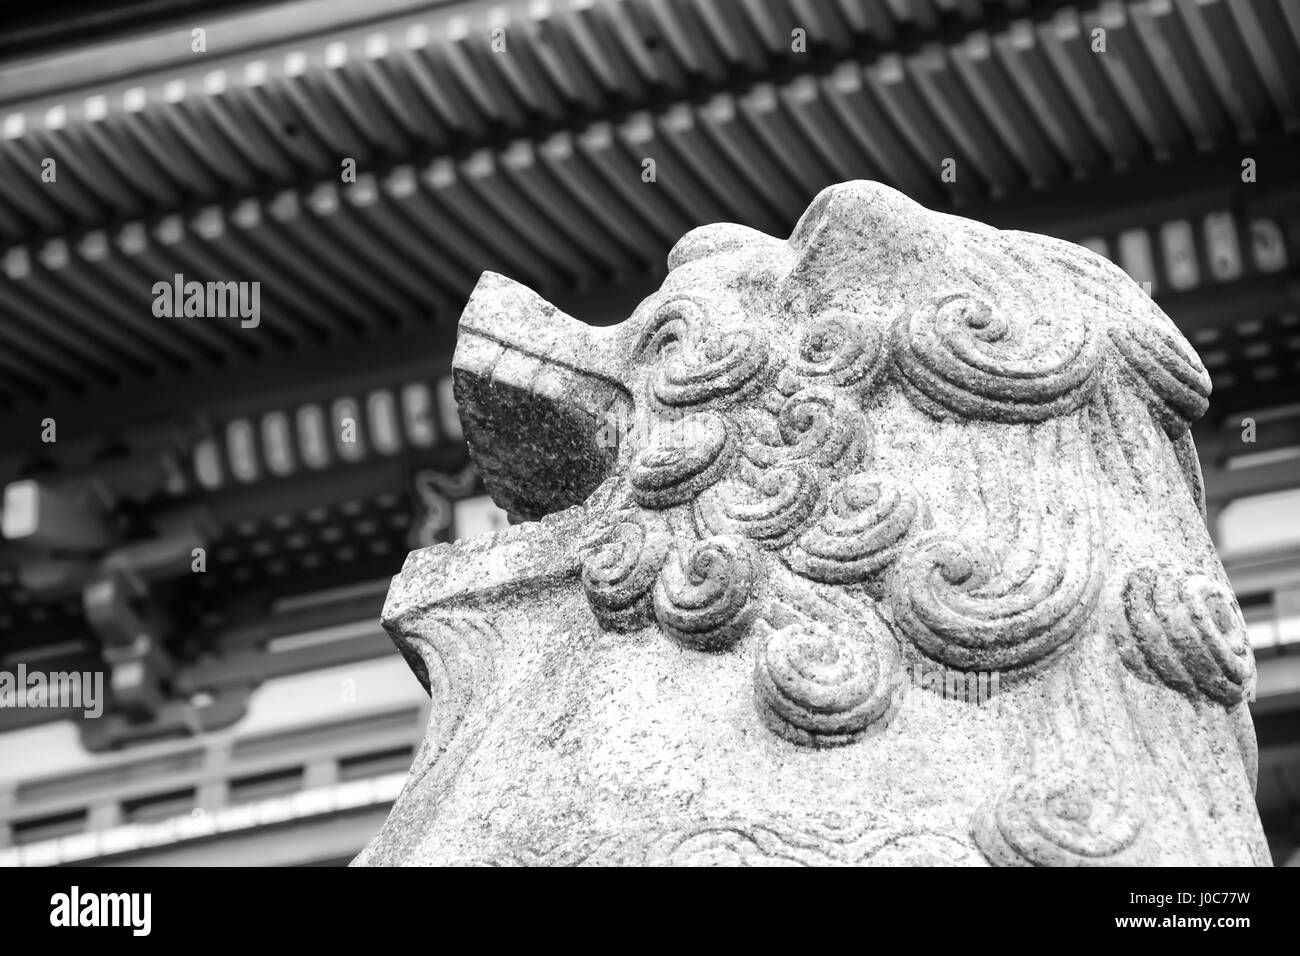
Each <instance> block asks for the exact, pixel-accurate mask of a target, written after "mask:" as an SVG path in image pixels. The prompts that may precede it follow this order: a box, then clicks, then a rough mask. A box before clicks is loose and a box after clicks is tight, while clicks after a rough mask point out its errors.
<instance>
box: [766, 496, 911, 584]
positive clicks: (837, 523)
mask: <svg viewBox="0 0 1300 956" xmlns="http://www.w3.org/2000/svg"><path fill="white" fill-rule="evenodd" d="M925 522H926V516H925V514H924V509H923V507H922V505H921V503H920V500H919V498H918V496H917V494H916V491H915V490H914V489H912V488H910V487H908V486H906V485H904V484H903V483H901V482H899V481H896V480H893V479H890V478H886V477H874V476H871V475H866V474H856V475H851V476H849V477H848V478H846V479H843V480H842V481H840V482H837V483H836V484H835V486H834V487H833V488H832V489H831V492H830V496H829V502H828V507H827V509H826V510H825V512H823V513H822V515H821V517H820V518H819V519H818V520H817V523H816V524H815V525H814V526H813V527H812V528H810V529H808V530H807V531H806V532H804V533H803V534H802V535H800V536H799V538H798V540H797V541H796V542H795V543H794V544H793V545H791V546H790V547H789V548H787V549H786V550H784V551H783V552H782V553H781V557H782V558H783V559H784V561H785V563H786V566H787V567H789V568H790V569H791V570H792V571H794V572H795V573H797V574H801V575H803V576H804V577H807V578H811V579H813V580H814V581H821V582H823V583H826V584H859V583H862V582H865V581H867V580H868V579H869V578H871V577H872V576H873V575H876V574H877V573H879V572H881V571H883V570H884V569H886V568H887V567H889V566H890V565H891V564H893V562H894V561H895V560H896V559H897V558H898V556H899V554H900V553H901V552H902V550H903V547H904V545H905V544H906V541H907V538H908V535H909V534H911V533H912V532H913V529H914V528H916V527H917V526H918V525H924V524H925Z"/></svg>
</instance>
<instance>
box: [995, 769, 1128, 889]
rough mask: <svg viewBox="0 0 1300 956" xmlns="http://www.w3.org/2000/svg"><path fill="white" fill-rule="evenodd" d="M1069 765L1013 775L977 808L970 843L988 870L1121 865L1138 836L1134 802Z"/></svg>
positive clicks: (1107, 776)
mask: <svg viewBox="0 0 1300 956" xmlns="http://www.w3.org/2000/svg"><path fill="white" fill-rule="evenodd" d="M1080 762H1082V761H1074V762H1071V763H1068V764H1065V765H1062V766H1059V767H1055V768H1053V769H1051V770H1049V771H1047V772H1044V773H1041V774H1021V775H1018V776H1016V777H1015V778H1013V780H1012V782H1011V784H1010V786H1008V787H1007V789H1006V790H1005V791H1004V792H1003V793H1002V794H1001V795H999V797H998V798H997V799H996V800H994V801H993V802H992V803H990V804H989V805H986V806H985V807H983V808H981V810H980V812H979V813H978V814H977V816H976V818H975V821H974V824H973V827H972V829H973V831H974V834H973V835H974V838H975V842H976V843H977V844H978V845H979V847H980V849H981V850H982V851H983V852H984V854H985V856H987V857H988V858H989V860H990V862H992V863H993V864H994V865H995V866H1099V865H1119V864H1124V863H1126V862H1127V861H1126V859H1125V857H1124V853H1125V851H1126V850H1128V849H1130V848H1131V847H1133V846H1134V845H1135V844H1136V843H1137V841H1138V839H1139V837H1140V836H1141V834H1142V832H1143V829H1144V827H1143V817H1142V814H1141V806H1140V801H1139V797H1138V794H1137V793H1136V791H1135V789H1134V788H1133V787H1130V786H1126V785H1124V784H1123V783H1121V782H1120V781H1118V780H1116V779H1115V778H1114V774H1113V773H1110V772H1103V773H1100V774H1099V773H1098V772H1097V767H1096V761H1088V763H1089V766H1077V765H1075V764H1076V763H1080Z"/></svg>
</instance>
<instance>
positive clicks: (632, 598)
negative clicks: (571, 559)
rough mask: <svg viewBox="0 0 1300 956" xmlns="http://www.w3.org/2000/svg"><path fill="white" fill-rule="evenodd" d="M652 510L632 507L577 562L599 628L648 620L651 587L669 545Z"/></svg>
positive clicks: (661, 522)
mask: <svg viewBox="0 0 1300 956" xmlns="http://www.w3.org/2000/svg"><path fill="white" fill-rule="evenodd" d="M671 540H672V539H671V536H670V534H669V531H668V525H667V523H666V522H665V521H664V520H663V518H662V517H660V516H659V515H657V514H655V513H653V512H637V511H631V512H627V513H625V514H624V516H623V517H622V519H621V520H620V521H619V522H618V523H617V524H616V525H614V528H613V530H612V532H611V534H610V535H608V536H607V539H606V540H605V541H604V542H603V543H602V545H601V546H600V547H599V549H598V550H596V551H594V552H591V553H590V554H588V555H587V556H586V558H585V559H584V560H583V563H582V586H583V589H584V590H585V592H586V594H587V600H588V601H589V602H590V603H591V609H592V610H593V611H594V612H595V614H596V619H597V620H598V621H599V622H600V625H601V627H604V628H605V629H607V630H611V631H627V630H631V629H633V628H637V627H641V626H642V625H644V624H648V623H650V619H651V617H652V613H651V605H650V591H651V590H652V589H653V588H654V585H655V581H656V579H657V578H658V576H659V569H660V568H662V567H663V564H664V561H665V559H666V558H667V557H668V551H669V547H670V544H671Z"/></svg>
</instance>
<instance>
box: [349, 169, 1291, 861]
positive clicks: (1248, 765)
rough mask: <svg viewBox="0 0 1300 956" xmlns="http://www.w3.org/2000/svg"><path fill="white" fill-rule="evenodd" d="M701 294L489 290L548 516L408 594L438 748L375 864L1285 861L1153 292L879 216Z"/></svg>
mask: <svg viewBox="0 0 1300 956" xmlns="http://www.w3.org/2000/svg"><path fill="white" fill-rule="evenodd" d="M669 266H670V272H669V275H668V277H667V279H666V280H665V281H664V283H663V286H662V288H661V289H660V290H659V291H658V292H657V293H655V294H654V295H652V296H650V297H649V298H648V299H647V300H646V301H645V302H643V303H642V304H641V305H640V306H639V307H638V308H637V310H636V311H635V312H634V313H633V314H632V316H631V317H630V318H628V319H627V320H626V321H625V322H623V323H622V324H620V325H618V326H614V327H610V328H603V329H595V328H590V327H587V326H585V325H583V324H582V323H579V322H577V321H575V320H574V319H571V318H569V317H567V316H564V315H561V314H559V313H558V312H556V310H555V309H554V308H553V307H552V306H550V305H548V304H547V303H545V302H544V301H542V300H541V299H539V298H538V297H537V296H535V295H534V294H533V293H531V292H530V291H528V290H527V289H524V288H522V287H520V286H519V285H517V284H515V283H513V282H511V281H510V280H508V279H505V278H503V277H501V276H497V275H492V274H485V275H484V276H483V278H482V279H481V280H480V283H479V286H478V288H477V289H476V290H475V292H474V295H473V297H472V299H471V300H470V302H469V304H468V306H467V307H466V309H465V313H464V315H463V317H462V319H461V326H460V339H459V343H458V346H457V351H456V357H455V374H456V388H457V395H458V399H459V402H460V404H461V416H462V420H463V422H464V425H465V431H466V435H467V438H468V440H469V442H470V448H471V451H472V453H473V455H474V458H475V461H476V463H477V465H478V467H479V469H480V470H481V472H482V473H483V475H484V478H485V480H486V482H487V485H488V488H489V490H490V491H491V492H492V494H493V496H494V497H495V498H496V500H497V501H498V503H500V504H501V505H502V506H503V507H505V508H507V509H508V510H509V511H511V512H512V513H513V514H514V515H515V516H516V517H517V518H519V519H525V523H522V524H518V525H516V526H514V527H512V528H511V529H510V530H508V531H505V532H503V533H501V534H499V535H496V536H494V537H493V538H491V539H488V540H473V541H465V542H459V543H457V544H454V545H442V546H439V547H435V548H431V549H427V550H424V551H419V552H415V553H413V554H412V555H411V556H410V558H409V559H408V560H407V563H406V566H405V568H404V569H403V571H402V573H401V574H400V575H398V577H397V578H396V579H395V580H394V583H393V588H392V590H391V592H390V594H389V598H388V604H387V607H386V609H385V614H384V620H385V626H386V627H387V628H388V629H389V631H390V632H391V633H392V635H393V637H394V639H395V640H396V641H397V643H398V645H399V647H400V648H401V649H402V651H403V653H404V654H405V655H406V656H407V658H408V659H409V660H410V662H411V664H412V667H413V668H414V669H415V671H416V673H417V675H418V676H419V677H420V679H421V680H422V681H423V682H424V683H425V684H426V685H427V686H428V687H429V689H430V691H431V693H432V695H433V700H434V713H433V717H432V719H431V723H430V727H429V732H428V735H427V739H426V742H425V746H424V748H423V750H422V751H421V753H420V754H419V756H418V758H417V759H416V761H415V766H414V767H413V768H412V772H411V778H410V781H409V783H408V785H407V788H406V790H405V792H404V793H403V795H402V797H401V798H400V800H399V801H398V804H397V806H396V807H395V808H394V810H393V814H392V816H391V818H390V819H389V821H388V823H387V824H386V825H385V827H384V829H383V831H382V832H381V833H380V834H379V835H378V836H377V837H376V838H375V840H374V841H373V842H372V844H371V845H370V846H369V847H368V848H367V849H366V850H365V851H364V852H363V853H362V854H361V856H360V857H359V858H358V862H359V863H372V864H387V863H442V862H449V863H450V862H457V863H460V862H476V863H479V862H481V863H513V862H530V863H531V862H543V863H577V862H589V863H642V862H673V863H675V862H728V861H731V862H744V863H831V862H844V863H881V864H898V863H929V862H940V863H953V864H963V865H983V864H987V863H992V864H996V865H1011V864H1037V865H1076V864H1086V865H1092V864H1131V863H1132V864H1158V863H1192V864H1266V863H1267V862H1268V851H1267V847H1266V845H1265V842H1264V838H1263V834H1262V831H1261V828H1260V823H1259V819H1258V815H1257V813H1256V811H1255V807H1254V799H1253V788H1254V774H1255V741H1254V733H1253V728H1252V725H1251V721H1250V717H1249V713H1248V711H1247V707H1246V704H1245V703H1244V700H1245V699H1246V698H1248V696H1249V695H1250V693H1251V691H1252V682H1253V679H1254V665H1253V660H1252V656H1251V652H1250V647H1249V643H1248V641H1247V638H1246V632H1245V627H1244V624H1243V621H1242V618H1241V612H1240V610H1239V608H1238V606H1237V603H1236V600H1235V598H1234V597H1233V594H1232V592H1231V590H1230V588H1229V586H1228V582H1227V579H1226V576H1225V574H1224V571H1223V568H1222V566H1221V564H1220V562H1219V560H1218V558H1217V556H1216V555H1215V552H1214V548H1213V546H1212V544H1211V541H1210V538H1209V535H1208V534H1207V531H1206V527H1205V521H1204V516H1203V504H1202V488H1201V478H1200V473H1199V469H1198V466H1197V459H1196V455H1195V450H1194V448H1193V447H1192V441H1191V438H1190V435H1189V434H1188V426H1189V424H1190V423H1191V422H1192V421H1193V420H1194V419H1196V418H1197V417H1198V416H1200V415H1201V414H1202V413H1203V412H1204V411H1205V409H1206V406H1207V399H1208V395H1209V377H1208V376H1207V374H1206V372H1205V369H1204V368H1203V367H1202V365H1201V363H1200V361H1199V360H1198V359H1197V357H1196V355H1195V353H1194V352H1193V351H1192V349H1191V348H1190V347H1189V345H1188V344H1187V342H1186V341H1185V340H1184V339H1183V337H1182V336H1181V335H1180V334H1179V332H1178V331H1177V329H1176V328H1175V327H1174V325H1173V323H1172V322H1170V320H1169V319H1168V318H1167V317H1166V316H1165V315H1164V314H1163V313H1162V312H1161V311H1160V310H1159V308H1158V307H1157V306H1156V305H1155V304H1154V303H1153V302H1152V301H1151V299H1150V298H1149V297H1148V296H1146V295H1145V294H1143V293H1142V291H1141V290H1140V289H1139V288H1138V287H1137V286H1136V285H1135V284H1134V283H1133V282H1132V281H1130V280H1129V279H1128V278H1127V277H1126V276H1125V275H1124V274H1123V273H1122V272H1120V271H1119V270H1118V269H1116V268H1115V267H1114V266H1113V265H1111V264H1110V263H1109V262H1107V261H1106V260H1104V259H1102V258H1100V257H1098V256H1096V255H1094V254H1093V253H1091V252H1089V251H1088V250H1086V249H1084V248H1082V247H1080V246H1076V245H1073V244H1070V243H1065V242H1060V241H1057V240H1053V239H1049V238H1045V237H1042V236H1037V235H1031V234H1028V233H1017V232H1006V231H998V230H996V229H993V228H990V227H988V226H984V225H981V224H979V223H976V222H972V221H969V220H965V219H960V218H956V217H953V216H948V215H941V214H937V213H932V212H928V211H926V210H924V209H922V208H921V207H919V206H917V205H915V204H914V203H912V202H911V201H909V200H907V199H906V198H905V197H903V196H901V195H900V194H898V193H896V192H894V191H892V190H890V189H887V188H885V187H883V186H879V185H876V184H873V183H865V182H854V183H845V184H842V185H839V186H835V187H832V188H830V189H828V190H826V191H824V192H823V193H822V194H820V195H819V196H818V197H817V198H816V200H815V201H814V202H813V204H812V205H811V206H810V207H809V209H808V211H807V212H806V213H805V215H804V217H803V218H802V220H801V221H800V222H799V224H798V226H797V227H796V229H795V231H794V233H793V235H792V236H791V237H790V239H789V240H788V241H787V240H781V239H775V238H772V237H770V236H766V235H763V234H761V233H758V232H755V231H752V230H750V229H747V228H744V227H740V226H735V225H716V226H706V227H703V228H701V229H697V230H695V231H693V232H691V233H689V234H688V235H687V236H685V237H684V238H683V239H682V240H681V241H680V242H679V243H678V244H677V246H676V247H675V248H674V250H673V252H672V254H671V257H670V260H669ZM618 423H621V425H619V424H618ZM537 519H540V520H537ZM979 688H982V690H978V689H979ZM961 689H967V690H970V689H976V690H975V691H974V692H972V693H965V692H959V691H960V690H961Z"/></svg>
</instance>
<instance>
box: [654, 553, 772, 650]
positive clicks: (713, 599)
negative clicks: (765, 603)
mask: <svg viewBox="0 0 1300 956" xmlns="http://www.w3.org/2000/svg"><path fill="white" fill-rule="evenodd" d="M765 583H766V573H765V569H764V566H763V561H762V559H761V558H760V557H759V554H758V551H757V549H756V548H755V547H754V545H753V544H752V543H751V542H750V541H748V540H746V539H745V538H742V537H740V536H739V535H725V534H724V535H713V536H711V537H708V538H705V539H704V540H702V541H699V542H697V543H695V544H693V545H691V546H690V547H689V548H688V549H687V551H686V553H685V554H684V555H677V556H673V557H670V558H669V560H668V561H667V562H666V563H665V564H664V567H663V569H662V570H661V571H660V573H659V579H658V581H657V583H656V584H655V589H654V615H655V620H656V621H658V622H659V626H660V627H661V628H662V629H663V630H664V632H665V633H667V634H668V635H669V636H670V637H672V638H674V639H675V640H677V641H678V642H680V643H682V644H684V645H686V646H687V647H692V648H695V649H697V650H706V651H715V650H722V649H724V648H727V647H730V646H731V645H732V644H734V643H735V642H736V641H737V640H738V639H739V638H740V636H741V635H742V634H743V633H744V632H745V630H746V629H747V628H748V627H749V625H750V623H751V622H752V621H753V619H754V617H755V616H756V615H757V613H758V611H759V601H760V598H761V596H762V593H763V589H764V585H765Z"/></svg>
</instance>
